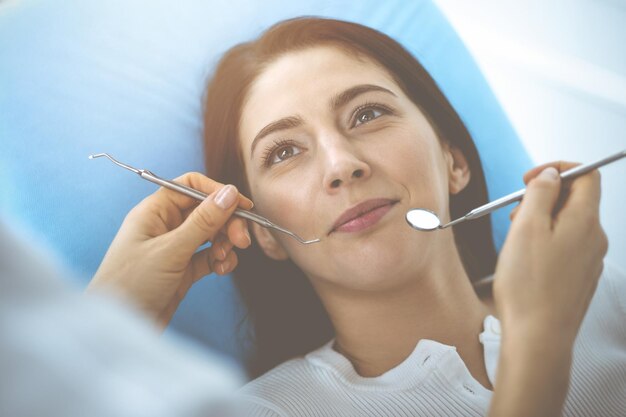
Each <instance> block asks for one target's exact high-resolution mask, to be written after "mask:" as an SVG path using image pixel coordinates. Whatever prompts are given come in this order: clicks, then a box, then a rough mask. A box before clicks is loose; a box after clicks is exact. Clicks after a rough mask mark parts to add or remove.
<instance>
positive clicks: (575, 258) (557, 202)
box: [489, 162, 608, 417]
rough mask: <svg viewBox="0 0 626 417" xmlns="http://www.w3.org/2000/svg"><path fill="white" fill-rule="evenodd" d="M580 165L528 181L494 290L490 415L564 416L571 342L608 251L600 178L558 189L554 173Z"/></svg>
mask: <svg viewBox="0 0 626 417" xmlns="http://www.w3.org/2000/svg"><path fill="white" fill-rule="evenodd" d="M576 165H577V164H572V163H565V162H559V163H553V164H546V165H543V166H540V167H537V168H535V169H533V170H531V171H529V172H528V173H527V174H526V175H525V176H524V182H526V183H527V184H528V187H527V192H526V195H525V196H524V199H523V200H522V202H521V203H520V205H519V206H518V207H517V208H516V209H515V210H514V211H513V212H512V216H511V218H512V223H511V228H510V231H509V234H508V236H507V239H506V241H505V243H504V246H503V248H502V251H501V253H500V256H499V259H498V264H497V266H496V272H495V281H494V286H493V294H494V301H495V304H496V309H497V313H498V315H499V318H500V322H501V323H502V342H501V347H500V359H499V363H498V372H497V377H496V379H497V382H496V391H495V395H494V397H493V399H492V403H491V408H490V414H489V415H490V416H508V417H516V416H556V415H561V411H562V407H563V403H564V401H565V396H566V394H567V390H568V384H569V375H570V367H571V363H572V353H573V346H574V341H575V339H576V335H577V334H578V330H579V328H580V326H581V324H582V321H583V318H584V316H585V313H586V312H587V308H588V306H589V303H590V302H591V299H592V297H593V294H594V293H595V289H596V286H597V283H598V279H599V277H600V274H601V272H602V268H603V258H604V255H605V254H606V252H607V249H608V241H607V238H606V235H605V233H604V231H603V229H602V226H601V225H600V220H599V219H600V217H599V203H600V174H599V173H598V171H593V172H590V173H588V174H585V175H583V176H581V177H578V178H576V179H574V180H573V181H572V182H571V183H568V184H563V185H562V184H561V180H560V178H559V176H558V172H557V171H565V170H567V169H570V168H573V167H574V166H576ZM548 166H551V167H552V168H549V169H547V170H544V169H545V168H546V167H548ZM555 168H556V169H555Z"/></svg>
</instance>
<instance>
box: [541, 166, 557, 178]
mask: <svg viewBox="0 0 626 417" xmlns="http://www.w3.org/2000/svg"><path fill="white" fill-rule="evenodd" d="M539 176H540V177H541V178H543V179H546V180H550V181H554V180H556V179H557V178H559V171H557V170H556V168H554V167H548V168H546V169H544V170H543V171H541V174H539Z"/></svg>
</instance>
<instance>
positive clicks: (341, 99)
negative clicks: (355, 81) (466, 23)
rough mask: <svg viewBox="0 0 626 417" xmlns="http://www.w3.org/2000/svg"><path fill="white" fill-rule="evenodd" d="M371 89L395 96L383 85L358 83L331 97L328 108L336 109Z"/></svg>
mask: <svg viewBox="0 0 626 417" xmlns="http://www.w3.org/2000/svg"><path fill="white" fill-rule="evenodd" d="M371 91H382V92H383V93H387V94H391V95H392V96H394V97H397V96H396V95H395V94H394V93H393V92H392V91H390V90H387V89H386V88H384V87H380V86H378V85H374V84H360V85H355V86H354V87H351V88H348V89H347V90H346V91H344V92H342V93H340V94H338V95H336V96H335V97H333V98H332V99H331V101H330V108H331V109H333V110H337V109H338V108H340V107H342V106H345V105H346V104H348V103H349V102H350V101H351V100H353V99H354V98H355V97H357V96H360V95H361V94H365V93H369V92H371Z"/></svg>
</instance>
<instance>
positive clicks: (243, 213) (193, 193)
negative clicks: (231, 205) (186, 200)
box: [89, 153, 320, 245]
mask: <svg viewBox="0 0 626 417" xmlns="http://www.w3.org/2000/svg"><path fill="white" fill-rule="evenodd" d="M103 156H104V157H106V158H108V159H109V160H110V161H111V162H113V163H114V164H115V165H117V166H120V167H122V168H124V169H127V170H129V171H132V172H134V173H135V174H137V175H139V176H140V177H141V178H143V179H144V180H148V181H150V182H153V183H155V184H158V185H161V186H163V187H165V188H169V189H170V190H174V191H178V192H179V193H181V194H185V195H186V196H188V197H191V198H195V199H196V200H199V201H203V200H205V199H206V198H207V197H208V194H205V193H203V192H201V191H198V190H195V189H193V188H191V187H187V186H185V185H182V184H179V183H177V182H174V181H170V180H166V179H163V178H161V177H159V176H157V175H155V174H154V173H152V172H150V171H148V170H146V169H137V168H133V167H131V166H130V165H126V164H123V163H121V162H119V161H118V160H116V159H115V158H113V157H112V156H111V155H109V154H108V153H98V154H94V155H89V159H95V158H100V157H103ZM233 214H235V215H236V216H239V217H242V218H244V219H247V220H250V221H253V222H255V223H257V224H259V225H261V226H263V227H266V228H269V229H274V230H277V231H279V232H282V233H285V234H287V235H289V236H291V237H293V238H294V239H296V240H297V241H298V242H300V243H302V244H303V245H309V244H311V243H317V242H319V241H320V239H312V240H304V239H302V238H301V237H300V236H298V235H297V234H295V233H293V232H292V231H290V230H287V229H285V228H282V227H280V226H278V225H276V224H274V223H272V222H271V221H269V220H268V219H266V218H265V217H262V216H259V215H258V214H255V213H252V212H251V211H247V210H242V209H235V212H234V213H233Z"/></svg>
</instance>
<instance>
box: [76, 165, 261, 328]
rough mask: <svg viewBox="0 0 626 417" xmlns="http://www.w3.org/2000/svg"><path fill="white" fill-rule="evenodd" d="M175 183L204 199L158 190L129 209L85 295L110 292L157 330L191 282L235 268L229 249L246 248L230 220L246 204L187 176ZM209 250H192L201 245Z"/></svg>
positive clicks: (240, 222) (225, 189)
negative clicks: (208, 244) (139, 311)
mask: <svg viewBox="0 0 626 417" xmlns="http://www.w3.org/2000/svg"><path fill="white" fill-rule="evenodd" d="M176 182H179V183H181V184H184V185H187V186H189V187H192V188H195V189H197V190H200V191H202V192H204V193H206V194H209V197H208V198H207V199H206V200H205V201H203V202H202V203H200V204H198V201H197V200H194V199H192V198H190V197H187V196H185V195H183V194H180V193H177V192H175V191H172V190H168V189H165V188H161V189H159V190H158V191H156V192H155V193H154V194H152V195H150V196H148V197H147V198H146V199H144V200H143V201H142V202H141V203H139V204H138V205H137V206H136V207H134V208H133V209H132V210H131V211H130V212H129V213H128V215H127V216H126V218H125V219H124V222H123V224H122V226H121V228H120V230H119V232H118V233H117V236H116V237H115V239H114V240H113V243H112V244H111V246H110V248H109V250H108V251H107V254H106V255H105V257H104V260H103V261H102V264H101V265H100V267H99V269H98V271H97V272H96V274H95V276H94V278H93V279H92V281H91V283H90V284H89V286H88V288H87V291H89V292H91V291H100V290H110V291H113V292H115V293H117V294H120V295H122V296H123V297H125V298H128V299H130V301H131V302H133V303H134V304H136V305H137V306H138V307H139V308H140V309H142V310H143V311H145V312H146V313H147V314H148V315H150V316H151V317H153V318H154V320H155V321H156V322H157V323H158V324H160V325H161V326H166V325H167V323H169V321H170V320H171V318H172V316H173V315H174V312H175V311H176V309H177V308H178V305H179V304H180V302H181V301H182V299H183V298H184V297H185V295H186V294H187V291H188V290H189V288H190V287H191V286H192V284H193V283H194V282H196V281H197V280H199V279H200V278H202V277H204V276H205V275H208V274H210V273H212V272H215V273H217V274H220V275H223V274H228V273H229V272H231V271H232V270H233V269H234V268H235V267H236V266H237V255H236V254H235V252H234V251H233V250H232V249H233V246H236V247H238V248H242V249H243V248H246V247H248V246H249V245H250V234H249V231H248V226H247V223H246V221H245V220H244V219H241V218H238V217H231V215H232V213H233V211H234V210H235V209H236V208H237V207H240V208H243V209H247V210H249V209H251V208H252V201H250V200H249V199H247V198H246V197H244V196H243V195H241V194H239V192H238V191H237V189H236V188H235V187H234V186H232V185H228V186H223V185H222V184H220V183H217V182H215V181H213V180H211V179H209V178H207V177H205V176H203V175H202V174H199V173H188V174H185V175H183V176H181V177H179V178H177V179H176ZM207 241H210V242H212V246H211V247H210V248H205V249H203V250H201V251H198V252H196V251H197V249H198V247H200V246H202V245H203V244H204V243H205V242H207Z"/></svg>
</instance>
